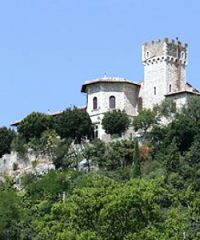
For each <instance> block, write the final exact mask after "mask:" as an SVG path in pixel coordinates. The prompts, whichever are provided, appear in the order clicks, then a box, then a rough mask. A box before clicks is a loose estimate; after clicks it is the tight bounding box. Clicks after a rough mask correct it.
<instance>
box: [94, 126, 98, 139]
mask: <svg viewBox="0 0 200 240" xmlns="http://www.w3.org/2000/svg"><path fill="white" fill-rule="evenodd" d="M98 137H99V125H98V124H95V125H94V138H98Z"/></svg>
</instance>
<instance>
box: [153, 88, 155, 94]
mask: <svg viewBox="0 0 200 240" xmlns="http://www.w3.org/2000/svg"><path fill="white" fill-rule="evenodd" d="M153 91H154V95H156V87H154V89H153Z"/></svg>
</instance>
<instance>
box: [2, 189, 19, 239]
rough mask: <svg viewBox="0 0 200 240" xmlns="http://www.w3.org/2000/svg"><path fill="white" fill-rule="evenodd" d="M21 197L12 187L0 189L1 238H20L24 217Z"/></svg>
mask: <svg viewBox="0 0 200 240" xmlns="http://www.w3.org/2000/svg"><path fill="white" fill-rule="evenodd" d="M22 211H23V210H22V208H21V204H20V199H19V198H18V196H17V194H16V192H15V191H14V190H12V189H9V188H8V189H0V239H11V240H16V239H19V236H20V229H19V221H20V220H21V219H22V216H23V214H22Z"/></svg>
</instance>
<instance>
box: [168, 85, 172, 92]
mask: <svg viewBox="0 0 200 240" xmlns="http://www.w3.org/2000/svg"><path fill="white" fill-rule="evenodd" d="M171 91H172V85H171V84H169V92H171Z"/></svg>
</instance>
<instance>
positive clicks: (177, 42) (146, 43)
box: [143, 38, 188, 48]
mask: <svg viewBox="0 0 200 240" xmlns="http://www.w3.org/2000/svg"><path fill="white" fill-rule="evenodd" d="M164 43H166V44H173V45H179V46H180V47H183V48H187V47H188V44H187V43H181V42H180V41H179V40H178V38H177V39H176V40H174V39H169V38H164V39H163V40H161V39H158V40H152V41H150V42H145V43H144V44H143V45H145V46H151V45H156V44H164Z"/></svg>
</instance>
